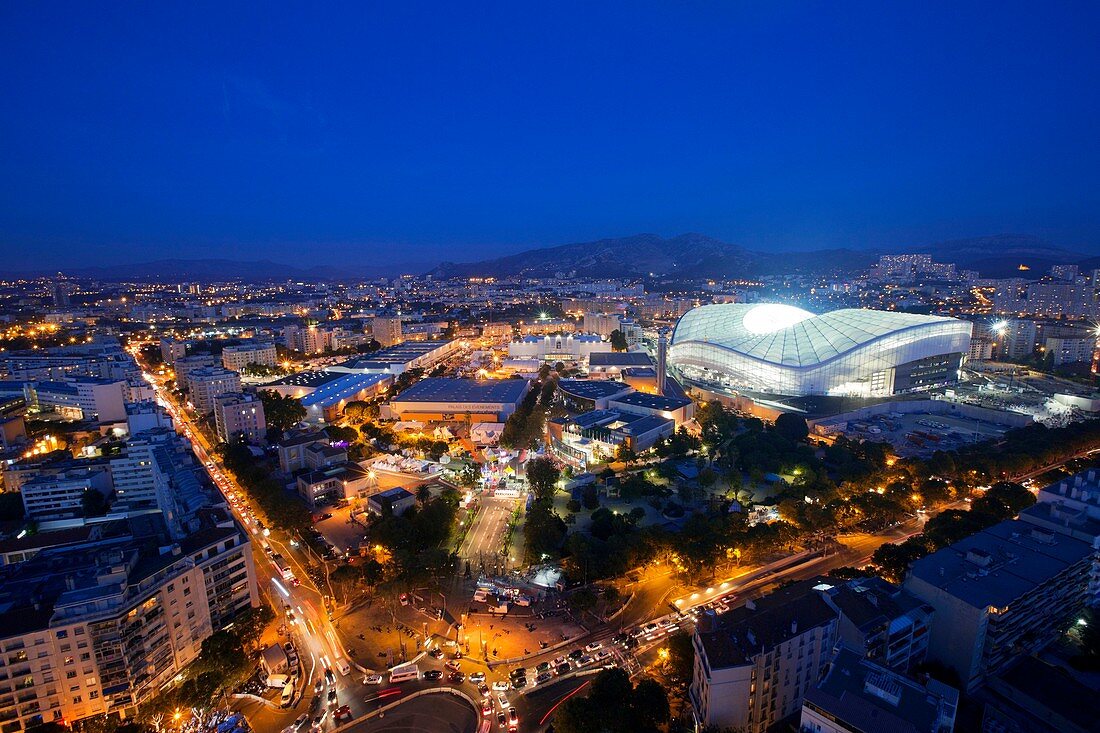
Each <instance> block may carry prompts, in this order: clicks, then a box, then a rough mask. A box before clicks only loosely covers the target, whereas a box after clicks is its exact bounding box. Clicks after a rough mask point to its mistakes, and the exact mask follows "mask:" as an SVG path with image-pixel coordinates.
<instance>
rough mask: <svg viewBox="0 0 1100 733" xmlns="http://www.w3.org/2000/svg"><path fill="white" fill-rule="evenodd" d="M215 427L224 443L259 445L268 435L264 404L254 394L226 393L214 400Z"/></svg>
mask: <svg viewBox="0 0 1100 733" xmlns="http://www.w3.org/2000/svg"><path fill="white" fill-rule="evenodd" d="M214 427H215V429H216V431H217V433H218V437H219V438H221V440H222V441H223V442H226V443H228V442H229V441H231V440H235V439H238V438H243V439H244V440H245V441H247V442H249V443H259V442H261V441H263V440H264V437H265V436H266V435H267V420H266V419H265V418H264V403H263V400H261V399H260V398H259V397H257V396H256V395H254V394H245V393H243V392H226V393H225V394H220V395H218V396H217V397H215V398H214Z"/></svg>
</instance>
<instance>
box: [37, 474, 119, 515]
mask: <svg viewBox="0 0 1100 733" xmlns="http://www.w3.org/2000/svg"><path fill="white" fill-rule="evenodd" d="M93 491H94V492H96V493H98V494H100V496H102V497H103V498H104V499H106V498H107V496H108V495H109V494H110V493H111V476H110V473H109V472H107V471H106V470H103V468H102V467H96V468H94V469H91V470H88V469H82V468H74V469H71V470H69V471H65V472H63V473H59V474H55V475H43V476H37V477H35V478H32V479H31V480H29V481H27V482H26V483H24V484H23V485H22V486H21V487H20V491H19V494H20V496H21V497H22V498H23V511H24V513H25V514H26V517H27V519H32V520H35V521H45V520H50V519H66V518H69V517H80V516H83V515H84V495H85V494H86V493H88V492H93Z"/></svg>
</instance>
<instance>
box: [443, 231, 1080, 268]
mask: <svg viewBox="0 0 1100 733" xmlns="http://www.w3.org/2000/svg"><path fill="white" fill-rule="evenodd" d="M902 252H913V253H927V254H931V255H932V256H933V258H934V259H935V260H936V261H937V262H954V263H956V264H957V265H959V267H960V269H973V270H978V271H979V272H981V273H982V274H983V275H985V276H987V277H1011V276H1021V275H1022V276H1031V277H1038V276H1039V275H1041V274H1044V273H1046V272H1047V270H1049V269H1050V266H1051V265H1053V264H1061V263H1070V262H1077V261H1081V260H1082V255H1081V254H1080V253H1078V252H1074V251H1071V250H1068V249H1062V248H1059V247H1055V246H1053V245H1051V244H1050V243H1049V242H1046V241H1044V240H1042V239H1039V238H1038V237H1031V236H1025V235H1015V234H1000V235H996V236H989V237H975V238H972V239H958V240H951V241H946V242H938V243H935V244H929V245H920V246H908V247H907V246H898V247H883V248H880V249H879V250H878V251H860V250H851V249H830V250H816V251H809V252H756V251H752V250H749V249H745V248H744V247H741V246H739V245H736V244H730V243H728V242H722V241H720V240H717V239H714V238H712V237H708V236H705V235H702V234H681V235H680V236H677V237H671V238H668V239H665V238H663V237H660V236H658V235H656V234H637V235H634V236H632V237H622V238H618V239H600V240H597V241H595V242H576V243H573V244H563V245H558V246H554V247H545V248H541V249H530V250H527V251H524V252H520V253H519V254H515V255H509V256H507V257H498V258H495V259H490V260H482V261H480V262H465V263H455V262H443V263H441V264H440V265H439V267H437V268H435V269H434V270H432V271H431V274H433V275H435V276H437V277H471V276H477V275H491V276H494V277H507V276H513V275H525V276H529V277H551V276H553V275H554V274H555V273H559V272H560V273H570V272H572V273H575V274H577V275H578V276H589V277H639V276H647V275H651V274H652V275H657V276H679V277H685V278H694V277H753V276H758V275H781V274H788V273H790V274H793V273H818V274H827V273H830V272H845V271H847V272H850V271H852V270H859V269H863V268H866V267H868V266H870V265H871V264H873V263H874V262H875V261H876V260H877V259H878V255H879V254H880V253H881V254H886V253H902ZM1021 264H1022V265H1026V266H1027V267H1028V268H1029V269H1028V270H1026V271H1021V270H1020V269H1019V266H1020V265H1021Z"/></svg>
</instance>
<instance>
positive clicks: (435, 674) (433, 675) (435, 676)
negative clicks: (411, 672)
mask: <svg viewBox="0 0 1100 733" xmlns="http://www.w3.org/2000/svg"><path fill="white" fill-rule="evenodd" d="M423 678H424V679H426V680H428V681H429V682H439V681H440V680H441V679H443V672H442V671H441V670H438V669H429V670H428V671H427V672H425V673H424V674H423Z"/></svg>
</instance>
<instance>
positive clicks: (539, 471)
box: [527, 458, 561, 499]
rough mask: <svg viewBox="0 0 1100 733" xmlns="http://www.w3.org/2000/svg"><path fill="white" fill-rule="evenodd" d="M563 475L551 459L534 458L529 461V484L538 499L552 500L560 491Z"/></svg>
mask: <svg viewBox="0 0 1100 733" xmlns="http://www.w3.org/2000/svg"><path fill="white" fill-rule="evenodd" d="M560 475H561V473H560V472H559V471H558V468H557V466H555V465H554V462H553V461H551V460H550V459H549V458H533V459H531V460H529V461H527V483H528V485H529V486H530V487H531V491H532V492H533V493H534V494H535V498H536V499H550V498H552V497H553V496H554V493H555V492H556V491H557V490H558V487H557V483H558V478H559V476H560Z"/></svg>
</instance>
